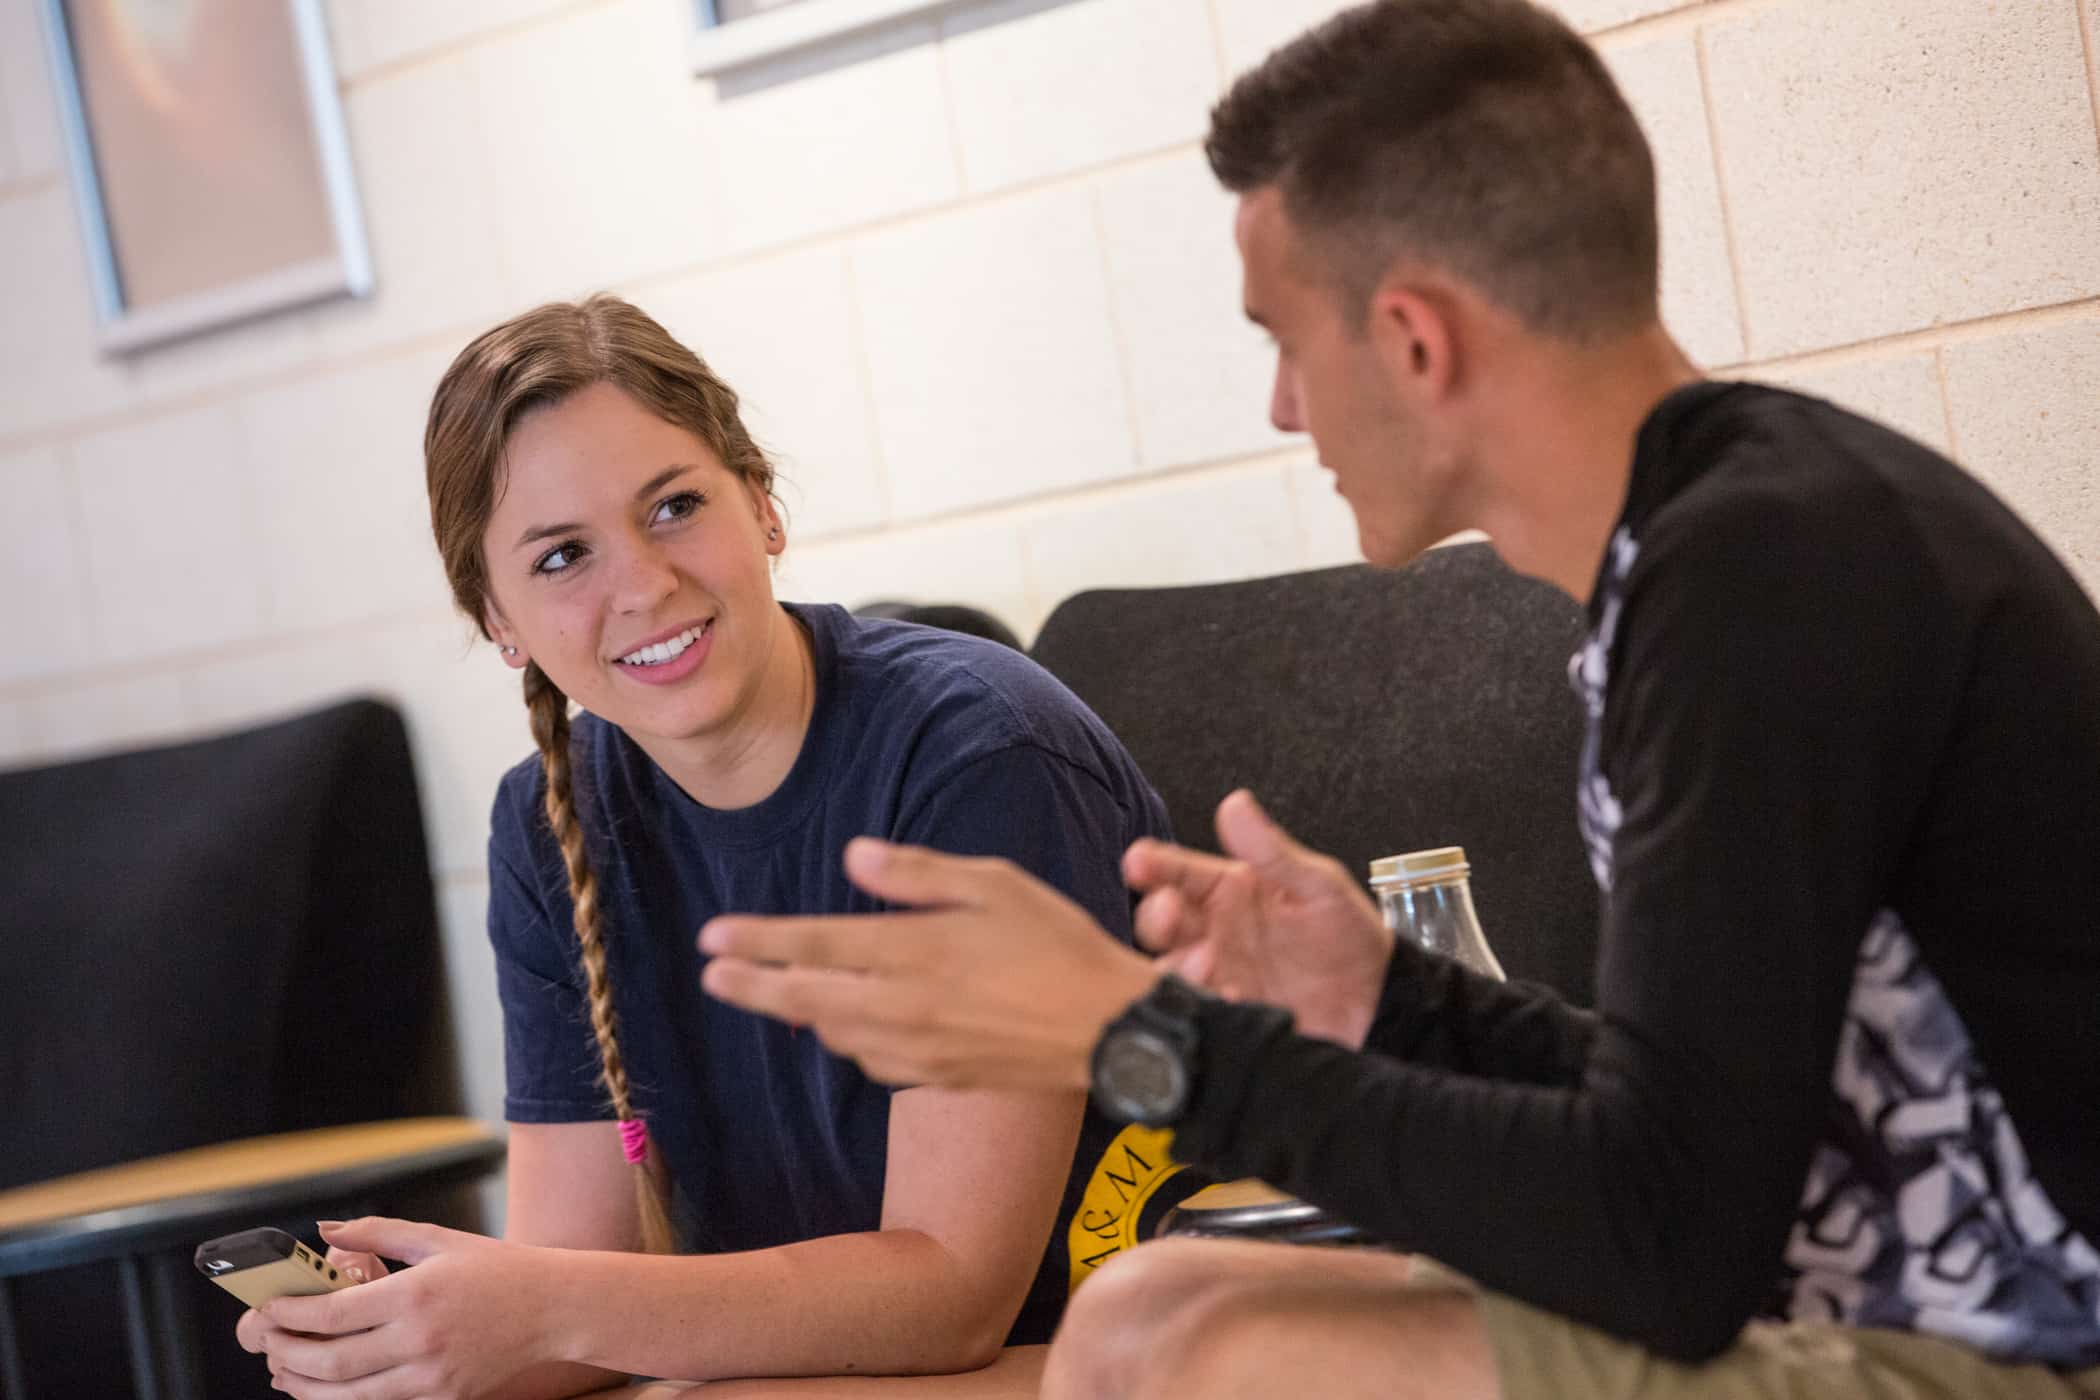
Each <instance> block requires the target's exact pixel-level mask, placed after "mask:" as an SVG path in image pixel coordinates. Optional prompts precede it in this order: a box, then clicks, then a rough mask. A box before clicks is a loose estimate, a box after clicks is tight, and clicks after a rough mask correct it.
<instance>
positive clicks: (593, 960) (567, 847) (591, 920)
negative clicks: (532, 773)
mask: <svg viewBox="0 0 2100 1400" xmlns="http://www.w3.org/2000/svg"><path fill="white" fill-rule="evenodd" d="M525 708H526V711H527V713H528V714H530V716H531V717H532V737H533V740H534V742H536V743H537V744H538V745H539V749H540V766H541V768H542V769H543V770H544V771H545V772H546V775H547V825H548V826H550V827H552V828H553V830H554V839H555V840H556V841H557V842H558V843H559V844H560V846H561V855H562V862H563V864H564V865H566V866H567V867H568V874H569V902H570V903H571V904H572V905H573V906H574V908H575V911H576V944H577V948H578V950H579V952H580V953H581V955H582V961H583V975H584V979H585V984H586V990H587V991H588V993H589V996H590V1004H591V1033H592V1034H593V1035H594V1036H596V1037H597V1040H598V1061H599V1065H600V1067H601V1070H602V1074H601V1076H600V1077H601V1078H602V1080H603V1082H604V1084H605V1091H606V1093H608V1094H610V1095H611V1096H612V1106H613V1111H614V1112H615V1113H617V1114H618V1115H619V1117H620V1119H621V1121H622V1123H625V1122H627V1121H629V1120H631V1119H634V1118H635V1112H634V1102H633V1099H632V1097H631V1095H630V1093H629V1090H628V1084H627V1062H626V1061H625V1060H624V1059H622V1058H621V1056H620V1036H619V1018H618V1016H617V1015H616V1014H615V1013H614V1011H613V997H612V981H611V979H610V978H609V977H607V976H606V970H605V932H604V924H603V920H602V918H601V917H600V914H599V910H598V876H597V873H596V872H595V871H593V870H592V869H591V862H590V855H589V853H588V852H587V851H586V850H585V849H584V844H583V825H582V823H580V822H578V821H577V820H576V804H575V800H574V793H573V790H572V784H571V777H570V773H569V697H568V696H566V695H564V694H562V691H561V688H560V687H559V686H557V685H555V683H554V682H553V681H552V680H550V679H548V677H547V673H546V672H545V671H542V670H541V669H540V668H539V666H538V664H537V663H528V664H527V665H526V667H525ZM634 1172H635V1180H634V1184H635V1201H636V1204H637V1205H638V1207H639V1208H640V1212H641V1222H642V1248H643V1249H645V1250H646V1251H648V1252H649V1253H651V1254H675V1253H676V1252H677V1250H678V1242H677V1238H676V1236H675V1234H674V1232H673V1231H672V1229H671V1220H670V1213H669V1211H668V1209H667V1208H666V1206H665V1203H664V1189H663V1184H662V1181H661V1179H660V1175H659V1172H658V1170H657V1158H656V1154H655V1153H654V1152H653V1151H650V1152H648V1153H647V1155H645V1156H644V1158H643V1160H641V1161H639V1162H637V1163H635V1164H634Z"/></svg>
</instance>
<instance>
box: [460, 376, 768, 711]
mask: <svg viewBox="0 0 2100 1400" xmlns="http://www.w3.org/2000/svg"><path fill="white" fill-rule="evenodd" d="M783 535H784V531H782V529H781V527H780V519H779V516H778V515H777V514H776V513H775V511H774V507H773V502H772V501H771V500H770V499H769V498H768V497H767V496H766V494H765V493H764V491H763V490H761V489H760V488H758V487H757V486H755V485H753V484H751V483H749V482H746V481H744V480H743V479H741V478H739V477H738V476H737V475H736V474H734V473H733V472H731V471H730V470H729V469H728V468H727V467H725V466H723V465H722V462H721V459H720V458H719V457H717V456H716V455H715V453H714V452H713V451H711V450H710V449H709V448H708V447H707V446H706V445H705V444H704V443H702V442H701V440H700V439H699V438H698V437H697V436H695V435H694V434H693V433H692V432H691V431H690V430H689V429H686V428H682V427H679V426H677V425H676V424H673V423H670V422H668V421H666V420H664V419H662V418H659V417H657V416H656V415H655V414H654V413H652V412H651V411H649V410H648V409H647V408H644V407H643V406H642V405H641V403H640V402H639V401H637V400H636V399H634V398H633V397H632V396H630V395H629V394H628V393H627V392H626V391H625V390H622V389H620V388H618V387H617V386H615V385H612V384H607V383H600V384H593V385H591V386H590V387H588V388H585V389H581V390H578V391H577V392H576V393H574V394H571V395H570V396H569V397H568V398H566V399H563V400H562V401H561V402H559V403H557V404H554V405H552V406H550V407H547V408H542V409H539V410H537V411H535V412H533V413H530V414H528V415H527V416H526V417H525V418H524V419H522V420H521V421H520V422H519V423H518V425H517V427H516V428H515V429H514V430H513V431H512V433H511V435H510V441H509V442H508V443H507V444H506V446H505V451H504V457H503V476H502V481H501V485H500V492H499V495H498V497H497V501H496V507H495V510H494V512H493V513H492V514H491V515H490V517H489V524H488V529H487V530H486V531H485V532H484V533H483V536H482V550H483V556H484V558H485V559H486V560H487V564H488V578H489V596H490V598H491V608H490V617H489V618H488V623H489V630H490V634H491V635H492V636H494V637H495V639H496V640H497V641H498V642H499V643H501V644H502V645H504V646H506V647H516V648H517V649H518V654H517V655H516V656H515V657H512V658H511V662H512V664H513V665H523V664H524V663H525V662H526V661H527V660H530V661H534V662H537V663H538V664H539V667H540V669H541V670H542V671H545V672H546V673H547V676H548V678H549V679H551V680H552V681H553V682H554V683H555V684H556V685H557V686H559V687H560V688H561V689H562V690H563V691H564V692H565V693H566V694H567V695H568V696H569V698H570V699H572V700H574V701H575V702H576V703H577V704H579V705H581V706H582V707H583V708H584V709H586V710H589V711H590V712H591V713H592V714H595V715H597V716H599V717H600V718H602V719H605V720H607V721H609V722H611V723H613V724H617V725H619V726H620V727H621V728H622V729H625V730H627V731H628V732H629V733H630V734H633V735H635V736H636V737H637V738H638V739H644V740H647V739H656V740H662V741H672V742H675V741H678V740H683V739H691V738H700V737H705V736H709V735H715V734H721V733H724V732H727V730H728V728H729V726H731V725H733V724H734V723H735V722H736V721H737V720H739V719H740V718H743V717H745V716H746V715H747V714H748V713H749V712H750V711H751V707H752V705H753V703H754V701H755V699H756V698H757V696H758V695H759V693H760V689H761V681H762V680H763V678H764V676H765V674H766V668H767V664H768V662H769V660H770V659H771V655H772V648H773V647H774V646H775V645H776V643H777V639H778V637H779V636H780V633H779V631H778V629H777V627H776V624H777V622H778V620H779V618H780V616H781V613H780V609H779V605H778V604H776V603H775V602H774V601H773V580H772V570H771V557H772V556H774V555H777V554H779V553H780V551H781V549H782V547H783V545H784V539H783Z"/></svg>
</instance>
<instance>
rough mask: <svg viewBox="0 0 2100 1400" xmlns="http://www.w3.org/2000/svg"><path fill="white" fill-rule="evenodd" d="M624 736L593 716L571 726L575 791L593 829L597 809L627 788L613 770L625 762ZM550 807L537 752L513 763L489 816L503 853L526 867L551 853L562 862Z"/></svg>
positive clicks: (544, 772) (543, 766)
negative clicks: (549, 818)
mask: <svg viewBox="0 0 2100 1400" xmlns="http://www.w3.org/2000/svg"><path fill="white" fill-rule="evenodd" d="M622 737H624V736H622V735H621V734H620V731H619V730H618V729H617V728H615V727H614V726H613V725H610V724H607V723H606V722H605V721H604V720H602V719H599V718H598V717H597V716H596V715H593V714H588V713H579V714H578V715H577V716H576V717H575V719H573V720H572V721H571V722H570V726H569V771H570V773H571V774H572V775H573V776H572V780H571V781H572V791H573V793H574V796H575V800H576V801H577V803H578V805H579V807H583V808H589V809H592V810H591V812H589V813H588V814H587V815H586V824H587V825H588V824H589V820H590V818H591V817H593V816H595V815H596V813H595V809H596V808H597V807H598V806H601V805H602V804H603V803H604V802H605V801H606V800H607V797H608V795H609V794H611V793H614V792H616V791H618V790H619V789H620V788H621V787H622V786H623V783H622V782H621V781H620V780H619V779H618V778H614V777H610V776H609V775H608V771H607V770H608V769H609V768H619V767H621V765H622V764H623V762H624V759H625V755H624V754H623V753H622V751H621V748H622V746H621V744H620V743H619V740H620V739H621V738H622ZM546 805H547V766H546V763H545V762H544V761H543V760H542V759H541V757H540V755H539V753H538V752H537V751H534V752H532V753H529V754H527V755H525V756H524V757H523V758H521V759H519V760H518V761H517V762H516V763H514V764H512V765H511V766H510V768H509V769H508V770H506V771H505V772H504V774H503V776H502V778H501V779H499V780H498V781H497V783H496V798H495V802H494V804H493V806H492V808H491V810H490V813H489V839H490V842H491V845H492V846H493V847H495V848H496V850H497V852H498V854H501V855H504V856H507V857H510V858H511V859H513V860H514V861H516V862H517V863H519V864H520V865H523V864H526V863H529V862H530V861H531V860H533V859H536V858H539V857H542V856H545V855H547V854H548V853H553V854H554V855H555V858H557V859H558V858H559V853H558V852H556V851H555V848H554V845H553V834H552V832H551V831H550V830H549V829H548V826H547V817H546ZM542 848H544V849H542Z"/></svg>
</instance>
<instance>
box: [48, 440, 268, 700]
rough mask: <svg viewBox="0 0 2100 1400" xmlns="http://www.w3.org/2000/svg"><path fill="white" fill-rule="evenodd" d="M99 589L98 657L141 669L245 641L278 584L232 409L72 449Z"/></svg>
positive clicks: (95, 587)
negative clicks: (144, 663)
mask: <svg viewBox="0 0 2100 1400" xmlns="http://www.w3.org/2000/svg"><path fill="white" fill-rule="evenodd" d="M73 460H74V464H75V468H76V470H77V474H78V475H77V480H78V486H79V491H80V510H81V519H82V520H83V521H84V522H85V527H84V528H85V529H86V531H87V554H88V566H89V571H90V575H91V586H92V588H93V590H94V592H93V597H94V602H95V626H94V639H93V642H92V650H93V653H94V655H95V656H96V657H97V658H98V659H102V660H107V661H110V662H116V663H122V664H124V665H126V666H131V665H134V664H136V663H138V662H139V661H141V660H142V659H144V658H151V657H162V656H172V655H177V654H180V653H183V652H187V651H194V650H198V649H201V648H204V647H210V646H216V645H219V644H221V643H225V642H233V641H243V640H247V639H249V638H252V637H254V636H255V635H256V634H257V633H258V632H259V631H260V629H261V625H262V612H263V596H264V594H265V592H266V591H267V590H268V589H269V587H270V586H271V580H270V578H269V575H268V571H267V568H266V566H265V565H264V563H263V557H264V556H263V551H262V541H261V539H260V538H259V536H258V533H257V529H256V522H255V485H254V478H253V473H252V469H251V465H250V462H249V459H248V456H247V451H246V446H245V444H244V442H243V441H242V438H241V435H240V431H239V427H238V425H237V424H236V422H235V420H234V417H233V414H232V413H231V412H230V411H229V410H228V409H226V408H223V407H211V408H202V409H191V410H189V411H187V412H182V413H176V414H170V415H167V416H165V417H160V418H154V419H149V420H147V421H146V422H143V423H138V424H135V425H132V426H128V427H123V428H115V429H110V430H108V431H105V432H102V433H97V434H95V435H94V436H92V437H87V438H82V439H81V440H80V441H79V442H77V443H76V444H75V445H74V447H73Z"/></svg>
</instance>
